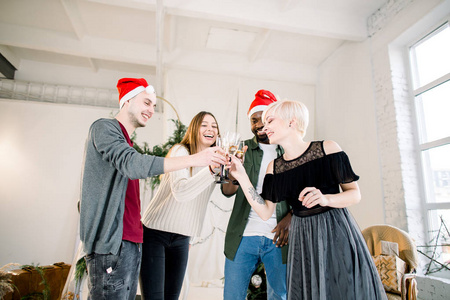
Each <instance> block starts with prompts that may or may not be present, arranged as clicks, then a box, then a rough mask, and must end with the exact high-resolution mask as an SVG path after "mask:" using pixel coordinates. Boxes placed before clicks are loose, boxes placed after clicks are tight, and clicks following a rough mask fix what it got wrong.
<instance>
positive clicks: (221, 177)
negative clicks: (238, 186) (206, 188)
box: [215, 135, 228, 183]
mask: <svg viewBox="0 0 450 300" xmlns="http://www.w3.org/2000/svg"><path fill="white" fill-rule="evenodd" d="M216 146H218V147H220V148H222V149H224V150H225V149H227V148H228V145H227V143H226V136H225V135H224V136H217V139H216ZM224 172H225V166H224V165H220V170H219V172H218V174H217V175H216V181H215V183H228V181H226V180H225V174H224Z"/></svg>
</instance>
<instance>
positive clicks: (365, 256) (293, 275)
mask: <svg viewBox="0 0 450 300" xmlns="http://www.w3.org/2000/svg"><path fill="white" fill-rule="evenodd" d="M287 279H288V280H287V288H288V299H290V300H299V299H311V300H319V299H323V300H330V299H333V300H334V299H342V300H349V299H361V300H362V299H364V300H370V299H387V298H386V293H385V292H384V289H383V285H382V284H381V280H380V277H379V275H378V273H377V269H376V267H375V264H374V262H373V259H372V257H371V255H370V253H369V251H368V249H367V246H366V243H365V241H364V238H363V236H362V234H361V231H360V229H359V227H358V225H357V224H356V222H355V221H354V219H353V217H352V216H351V215H350V213H349V212H348V210H347V209H345V208H337V209H332V210H330V211H327V212H324V213H321V214H318V215H313V216H308V217H297V216H293V217H292V221H291V227H290V231H289V256H288V265H287Z"/></svg>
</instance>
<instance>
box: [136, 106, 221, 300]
mask: <svg viewBox="0 0 450 300" xmlns="http://www.w3.org/2000/svg"><path fill="white" fill-rule="evenodd" d="M218 134H219V126H218V124H217V121H216V118H215V117H214V116H213V115H212V114H211V113H209V112H205V111H202V112H200V113H198V114H197V115H196V116H195V117H194V118H193V119H192V121H191V123H190V124H189V127H188V129H187V131H186V135H185V136H184V138H183V140H182V141H181V142H180V144H177V145H175V146H173V147H172V149H171V150H170V151H169V153H168V154H167V156H168V157H176V156H187V155H190V154H195V153H197V152H200V151H202V150H204V149H206V148H207V147H211V146H213V145H215V141H216V137H217V136H218ZM214 187H215V184H214V177H213V176H212V175H211V172H210V169H209V168H208V167H196V168H190V169H183V170H180V171H176V172H171V173H167V174H164V175H163V177H162V180H161V184H160V186H159V188H158V191H157V193H156V195H155V197H154V198H153V199H152V200H151V201H150V203H149V205H148V207H147V208H146V210H145V213H144V215H143V217H142V223H143V225H144V243H143V245H142V263H141V274H140V286H141V294H142V296H143V299H145V300H149V299H152V300H153V299H162V300H168V299H174V300H177V299H178V297H179V294H180V291H181V287H182V284H183V279H184V274H185V272H186V266H187V261H188V252H189V240H190V237H192V236H197V235H199V234H200V231H201V227H202V223H203V219H204V217H205V212H206V206H207V204H208V201H209V197H210V196H211V193H212V191H213V190H214Z"/></svg>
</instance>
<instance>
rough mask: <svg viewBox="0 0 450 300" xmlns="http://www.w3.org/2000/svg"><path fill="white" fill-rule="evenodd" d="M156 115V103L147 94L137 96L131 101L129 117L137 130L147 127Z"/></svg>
mask: <svg viewBox="0 0 450 300" xmlns="http://www.w3.org/2000/svg"><path fill="white" fill-rule="evenodd" d="M154 113H155V103H154V102H153V101H152V97H151V95H150V94H148V93H147V92H142V93H139V94H137V95H136V96H135V97H134V98H132V99H130V100H129V106H128V116H129V118H130V122H131V123H132V124H133V126H134V127H135V128H138V127H145V125H147V121H148V120H149V119H150V118H151V117H152V116H153V114H154Z"/></svg>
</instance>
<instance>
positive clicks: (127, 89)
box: [117, 78, 156, 108]
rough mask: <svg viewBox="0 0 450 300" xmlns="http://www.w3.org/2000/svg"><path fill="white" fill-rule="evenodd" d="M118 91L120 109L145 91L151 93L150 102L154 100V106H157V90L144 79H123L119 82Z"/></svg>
mask: <svg viewBox="0 0 450 300" xmlns="http://www.w3.org/2000/svg"><path fill="white" fill-rule="evenodd" d="M117 90H118V91H119V105H120V108H122V106H123V105H124V104H125V102H127V101H128V100H130V99H131V98H133V97H134V96H136V95H137V94H139V93H141V92H143V91H146V92H147V93H149V94H150V100H152V102H153V104H156V93H155V89H154V88H153V86H151V85H149V84H148V83H147V80H145V79H144V78H121V79H119V81H118V82H117Z"/></svg>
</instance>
